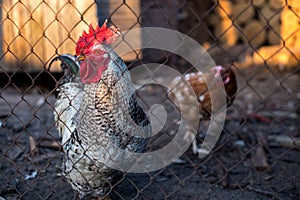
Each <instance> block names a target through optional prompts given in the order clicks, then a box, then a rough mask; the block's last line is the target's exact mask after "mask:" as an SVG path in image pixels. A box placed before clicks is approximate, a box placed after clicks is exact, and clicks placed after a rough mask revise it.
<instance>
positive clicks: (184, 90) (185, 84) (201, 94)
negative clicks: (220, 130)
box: [169, 66, 237, 156]
mask: <svg viewBox="0 0 300 200" xmlns="http://www.w3.org/2000/svg"><path fill="white" fill-rule="evenodd" d="M211 71H212V73H203V72H201V71H199V72H197V73H188V74H186V75H185V76H183V77H181V76H178V77H176V78H175V79H174V80H173V81H172V82H171V83H170V92H169V99H170V100H171V101H172V102H174V103H175V105H177V106H179V102H180V106H182V109H181V110H182V111H183V112H189V114H188V115H186V116H189V118H190V119H188V121H191V122H193V121H194V122H198V121H199V119H200V120H208V119H210V117H211V113H212V101H211V96H210V95H216V94H215V92H217V90H216V88H217V87H221V85H223V84H224V89H225V93H226V103H227V106H230V105H231V103H232V102H233V100H234V98H235V94H236V92H237V82H236V77H235V74H234V72H233V70H232V69H231V68H228V69H225V68H223V67H222V66H215V67H212V68H211ZM218 78H220V79H218ZM190 88H191V90H190ZM218 91H219V90H218ZM175 95H176V96H175ZM195 97H196V98H197V102H198V105H199V113H196V111H194V110H191V109H189V107H190V105H191V104H192V103H193V102H194V98H195ZM187 130H188V131H187V133H186V135H185V137H192V138H193V132H194V131H193V130H191V127H187ZM192 150H193V153H194V154H197V153H198V154H199V156H200V155H201V153H203V152H202V151H201V149H200V148H198V146H197V140H196V138H195V139H194V140H193V144H192ZM205 153H207V152H205Z"/></svg>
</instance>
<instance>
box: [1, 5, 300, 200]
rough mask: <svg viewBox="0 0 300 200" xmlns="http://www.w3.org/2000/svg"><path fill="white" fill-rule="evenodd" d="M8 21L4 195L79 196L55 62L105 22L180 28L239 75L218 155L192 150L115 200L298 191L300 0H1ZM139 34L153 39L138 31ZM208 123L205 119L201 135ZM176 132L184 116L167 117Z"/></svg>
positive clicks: (148, 58)
mask: <svg viewBox="0 0 300 200" xmlns="http://www.w3.org/2000/svg"><path fill="white" fill-rule="evenodd" d="M0 17H1V19H0V22H1V23H0V152H1V155H0V199H76V198H77V196H76V194H75V193H74V192H73V191H72V189H71V187H70V185H68V184H67V182H66V181H65V179H64V177H63V176H62V158H63V152H62V151H61V144H60V139H61V138H60V137H59V135H58V132H57V130H56V128H55V123H54V120H53V110H54V102H55V93H56V92H55V91H56V88H57V86H58V81H59V79H60V78H61V77H62V76H63V73H62V72H61V70H60V67H59V65H57V66H54V67H53V68H51V69H48V64H49V61H50V60H51V59H52V58H53V57H55V56H56V55H57V54H62V53H71V54H74V53H75V43H76V41H77V39H78V37H79V35H81V33H82V30H86V29H87V27H88V25H89V24H90V23H92V24H97V23H98V24H99V25H102V23H103V22H104V20H105V19H106V18H107V19H108V20H109V22H110V23H111V24H113V25H115V26H117V27H119V28H120V29H121V30H122V31H126V30H130V29H133V28H141V27H163V28H169V29H173V30H177V31H180V32H182V33H184V34H186V35H188V36H190V37H191V38H193V39H194V40H196V41H197V42H198V43H200V44H201V45H202V46H203V47H204V48H205V49H206V50H207V52H208V53H209V54H210V56H211V57H212V58H213V60H214V62H215V63H216V64H217V65H222V66H224V67H227V68H231V69H232V70H233V71H234V72H235V74H236V77H237V82H238V91H237V93H236V97H235V101H234V102H233V104H232V105H231V107H230V108H228V110H227V116H226V122H225V126H224V130H223V132H222V136H221V137H220V140H219V141H218V143H217V145H216V146H215V148H214V149H213V151H212V152H211V153H210V154H209V155H208V156H206V157H205V158H202V159H200V158H198V155H194V154H192V151H191V149H189V150H188V151H187V152H186V153H185V154H184V155H183V156H182V157H181V160H180V162H175V163H173V164H171V165H170V166H167V167H165V168H164V169H161V170H159V171H156V172H151V173H145V174H127V175H126V177H125V178H124V180H123V182H121V183H120V184H118V185H116V186H114V188H113V191H112V199H241V198H245V199H299V196H300V171H299V168H300V154H299V149H300V118H299V115H300V106H299V105H300V104H299V103H300V89H299V88H300V4H299V2H298V1H297V0H201V1H199V0H176V1H174V0H173V1H171V0H143V1H139V0H96V1H93V0H86V1H79V0H61V1H50V0H43V1H42V0H36V1H30V0H1V1H0ZM175 39H176V38H175ZM178 40H180V38H178ZM136 42H137V43H138V44H140V45H141V46H142V44H143V42H144V41H143V35H142V34H141V33H139V32H137V33H136ZM174 42H175V41H174ZM127 48H130V46H128V47H127ZM122 58H123V59H124V60H125V62H126V63H127V65H128V67H129V69H133V68H134V67H136V66H138V65H142V64H145V63H153V62H155V63H161V64H164V65H168V66H171V67H172V68H174V69H176V70H178V71H180V72H181V73H183V74H185V73H188V72H191V71H194V70H195V69H194V68H193V66H190V64H189V63H188V62H187V61H186V60H184V59H183V58H181V57H179V56H177V55H174V54H172V53H170V52H162V51H159V50H153V49H144V50H138V49H132V52H131V53H128V54H126V55H123V56H122ZM167 76H168V74H161V75H160V77H156V78H161V79H163V78H168V77H167ZM145 97H146V98H147V102H151V101H152V102H159V100H158V99H159V98H161V90H160V89H159V88H158V89H156V88H155V87H151V88H148V90H146V94H145V95H144V98H145ZM207 124H208V122H205V121H201V123H200V127H199V130H198V132H199V136H198V137H197V140H199V141H201V140H202V139H203V137H204V135H205V131H206V129H207ZM174 131H176V122H174V121H172V120H171V121H170V120H169V121H168V123H167V125H166V126H165V127H164V129H162V130H161V133H163V134H166V135H170V136H171V137H172V134H173V132H174ZM152 145H158V144H156V143H154V144H152Z"/></svg>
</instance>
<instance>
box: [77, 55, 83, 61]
mask: <svg viewBox="0 0 300 200" xmlns="http://www.w3.org/2000/svg"><path fill="white" fill-rule="evenodd" d="M83 60H85V56H83V55H80V56H78V57H77V58H76V61H78V62H80V61H83Z"/></svg>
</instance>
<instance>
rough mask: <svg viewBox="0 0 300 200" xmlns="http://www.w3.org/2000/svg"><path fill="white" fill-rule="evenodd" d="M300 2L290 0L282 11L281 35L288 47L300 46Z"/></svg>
mask: <svg viewBox="0 0 300 200" xmlns="http://www.w3.org/2000/svg"><path fill="white" fill-rule="evenodd" d="M299 16H300V4H299V0H289V1H288V5H287V6H285V7H284V8H283V10H282V13H281V22H282V24H281V36H282V38H283V40H284V41H285V46H286V47H288V48H293V47H298V48H299V47H300V26H299V24H300V18H299Z"/></svg>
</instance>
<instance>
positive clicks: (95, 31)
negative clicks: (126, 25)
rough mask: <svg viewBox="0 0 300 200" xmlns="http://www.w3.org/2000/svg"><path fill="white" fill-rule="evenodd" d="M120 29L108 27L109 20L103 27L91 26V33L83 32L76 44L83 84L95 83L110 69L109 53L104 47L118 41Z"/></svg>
mask: <svg viewBox="0 0 300 200" xmlns="http://www.w3.org/2000/svg"><path fill="white" fill-rule="evenodd" d="M119 35H120V31H119V29H118V28H116V27H114V26H111V27H107V20H106V21H105V22H104V24H103V25H102V26H101V27H96V28H94V27H93V26H92V25H90V26H89V32H88V33H87V32H85V31H83V33H82V36H80V37H79V40H78V41H77V43H76V55H77V56H78V60H79V61H81V62H80V78H81V81H82V82H83V83H86V84H89V83H95V82H98V81H99V80H100V79H101V76H102V73H103V71H105V70H106V69H107V68H108V63H109V61H110V55H109V52H107V50H106V49H107V48H105V46H104V45H106V44H111V43H113V42H115V41H116V40H117V39H118V36H119Z"/></svg>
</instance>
